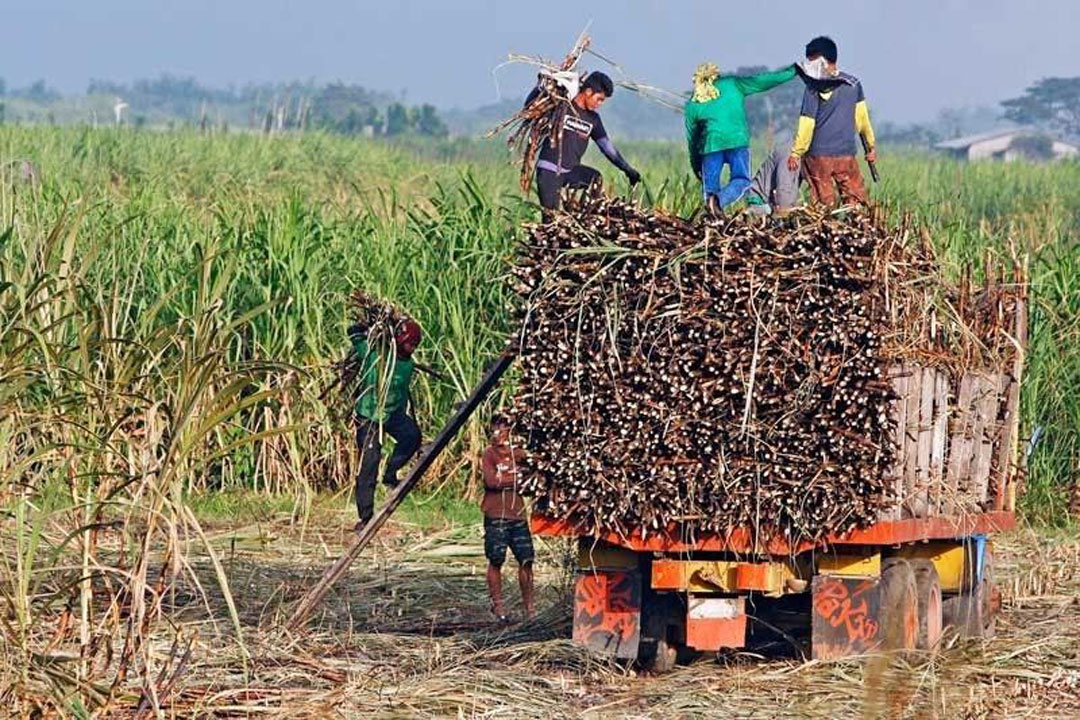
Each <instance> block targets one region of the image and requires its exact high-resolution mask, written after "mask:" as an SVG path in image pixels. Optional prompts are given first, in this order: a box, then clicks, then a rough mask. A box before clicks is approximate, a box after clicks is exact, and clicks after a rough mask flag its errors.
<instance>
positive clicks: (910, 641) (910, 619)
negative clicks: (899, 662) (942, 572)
mask: <svg viewBox="0 0 1080 720" xmlns="http://www.w3.org/2000/svg"><path fill="white" fill-rule="evenodd" d="M879 588H880V597H881V629H882V631H883V632H882V635H881V637H882V641H881V649H882V650H913V649H914V648H915V647H916V646H917V645H918V641H919V600H918V590H917V588H916V585H915V572H914V571H913V570H912V569H911V565H910V564H909V563H908V561H907V560H904V559H903V558H887V559H886V560H885V562H884V568H883V569H882V571H881V584H880V586H879Z"/></svg>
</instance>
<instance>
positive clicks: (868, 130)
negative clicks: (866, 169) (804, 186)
mask: <svg viewBox="0 0 1080 720" xmlns="http://www.w3.org/2000/svg"><path fill="white" fill-rule="evenodd" d="M836 59H837V48H836V43H835V42H833V41H832V40H831V39H830V38H827V37H816V38H814V39H813V40H811V41H810V42H809V43H808V44H807V46H806V60H807V63H806V65H805V66H804V69H805V72H806V73H807V75H808V76H809V77H810V78H811V79H814V80H819V79H820V80H830V79H838V80H842V81H843V82H842V83H839V84H837V85H835V86H834V87H828V88H824V87H815V86H814V84H813V83H808V84H807V88H806V91H805V92H804V93H803V103H802V110H801V111H800V113H799V124H798V129H797V131H796V133H795V142H794V144H793V145H792V147H791V155H790V156H788V169H789V170H791V171H792V172H795V171H797V170H799V168H800V165H801V167H802V172H803V175H804V177H805V178H806V179H807V181H808V182H809V183H810V190H811V192H812V194H813V197H814V200H816V201H817V202H819V203H821V204H823V205H835V204H836V191H835V188H834V183H835V185H836V186H839V188H840V199H841V201H842V202H844V203H854V202H859V203H865V202H866V201H867V194H866V185H865V184H864V183H863V177H862V171H861V170H860V169H859V163H858V161H857V160H856V158H855V133H856V132H858V134H859V135H861V136H862V138H863V140H864V142H865V147H866V161H867V162H870V163H872V162H874V161H876V160H877V152H876V150H875V146H874V142H875V141H874V128H873V127H872V126H871V125H870V111H869V110H868V109H867V107H866V97H865V96H864V95H863V88H862V83H860V82H859V80H858V78H856V77H854V76H853V75H848V74H847V73H843V72H840V70H839V69H838V68H837V67H836Z"/></svg>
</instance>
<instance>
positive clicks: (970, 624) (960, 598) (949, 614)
mask: <svg viewBox="0 0 1080 720" xmlns="http://www.w3.org/2000/svg"><path fill="white" fill-rule="evenodd" d="M994 588H995V585H994V553H993V552H992V551H991V550H989V549H988V550H987V552H986V557H985V560H984V565H983V575H982V579H981V580H980V581H979V583H978V585H976V586H975V588H974V589H971V590H964V591H962V592H960V593H959V594H958V595H953V596H951V597H949V598H947V599H945V600H944V601H943V602H942V603H941V608H942V615H943V618H942V621H943V622H944V623H945V625H946V627H948V626H951V627H953V628H955V629H956V631H957V633H959V634H960V637H965V638H992V637H994V632H995V624H996V619H995V617H994V613H993V609H992V607H991V597H992V595H993V592H994Z"/></svg>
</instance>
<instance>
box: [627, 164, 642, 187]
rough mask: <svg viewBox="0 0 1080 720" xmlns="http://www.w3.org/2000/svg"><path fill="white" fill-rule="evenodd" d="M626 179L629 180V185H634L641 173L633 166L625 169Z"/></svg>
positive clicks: (638, 180)
mask: <svg viewBox="0 0 1080 720" xmlns="http://www.w3.org/2000/svg"><path fill="white" fill-rule="evenodd" d="M626 179H627V180H629V181H630V187H634V186H635V185H637V184H638V183H639V182H641V173H639V172H638V171H637V170H635V169H634V168H630V169H628V170H627V171H626Z"/></svg>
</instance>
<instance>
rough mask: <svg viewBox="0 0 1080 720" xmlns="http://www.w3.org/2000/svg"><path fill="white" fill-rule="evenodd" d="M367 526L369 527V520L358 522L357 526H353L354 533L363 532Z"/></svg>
mask: <svg viewBox="0 0 1080 720" xmlns="http://www.w3.org/2000/svg"><path fill="white" fill-rule="evenodd" d="M366 526H367V520H357V521H356V524H355V525H353V532H355V533H358V532H363V530H364V528H365V527H366Z"/></svg>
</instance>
